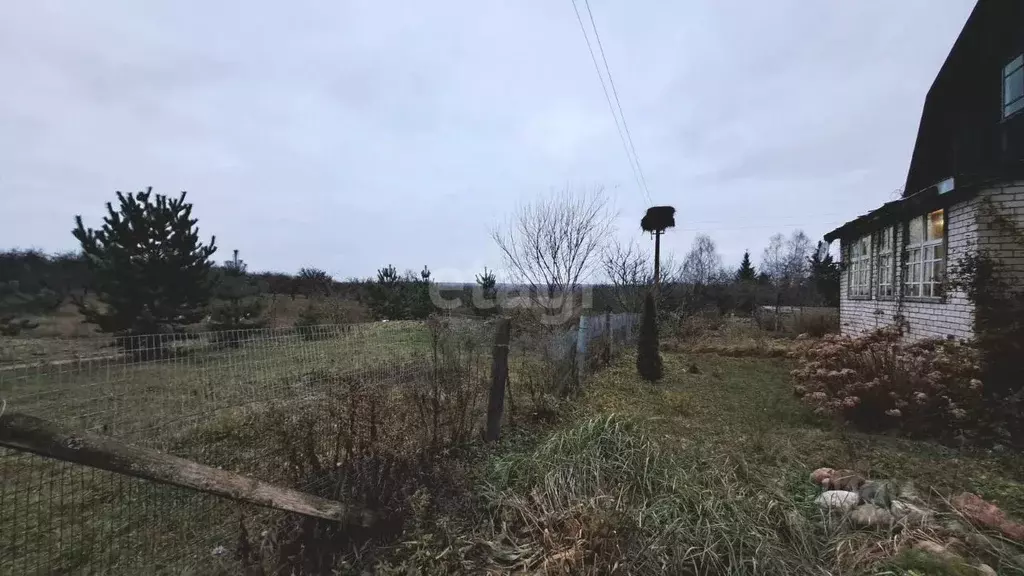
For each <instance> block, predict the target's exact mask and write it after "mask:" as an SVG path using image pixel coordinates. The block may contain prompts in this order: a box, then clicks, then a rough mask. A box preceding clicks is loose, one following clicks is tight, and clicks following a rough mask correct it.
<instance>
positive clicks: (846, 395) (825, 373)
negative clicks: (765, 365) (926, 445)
mask: <svg viewBox="0 0 1024 576" xmlns="http://www.w3.org/2000/svg"><path fill="white" fill-rule="evenodd" d="M979 362H980V358H979V354H978V352H977V351H976V350H975V349H974V348H972V347H970V346H967V345H964V344H961V343H958V342H954V341H950V340H925V341H920V342H916V343H914V344H903V343H901V342H900V330H899V328H898V327H887V328H883V329H881V330H878V331H876V332H874V333H872V334H870V335H868V336H863V337H860V338H850V337H844V336H838V335H829V336H826V337H825V338H824V339H823V340H821V341H820V342H819V343H816V344H813V345H811V346H809V347H807V348H806V349H804V351H803V353H802V355H801V366H800V367H799V368H797V369H796V370H793V372H792V375H793V377H794V378H795V380H796V386H795V389H794V391H795V393H796V394H797V395H798V396H799V397H800V398H801V399H802V400H803V402H804V403H805V404H807V405H809V406H811V407H812V408H813V409H814V411H815V412H816V413H818V414H827V415H831V416H834V417H836V418H838V419H840V420H842V421H845V422H848V423H850V424H852V425H854V426H855V427H857V428H859V429H862V430H867V431H881V430H887V429H898V430H901V431H902V432H904V433H905V434H907V435H910V436H922V437H932V438H938V439H941V440H952V439H954V438H956V437H957V436H961V435H962V436H964V437H970V438H977V439H982V438H984V439H990V438H992V436H993V435H994V434H996V433H997V432H998V429H999V422H995V421H992V420H991V418H990V417H989V416H988V414H987V411H986V403H985V397H984V394H983V387H984V385H983V383H982V381H981V380H980V374H981V368H980V366H979Z"/></svg>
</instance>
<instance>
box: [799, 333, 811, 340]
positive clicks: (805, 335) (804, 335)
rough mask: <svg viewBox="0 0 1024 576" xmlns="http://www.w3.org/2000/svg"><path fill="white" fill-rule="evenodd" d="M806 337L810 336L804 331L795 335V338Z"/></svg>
mask: <svg viewBox="0 0 1024 576" xmlns="http://www.w3.org/2000/svg"><path fill="white" fill-rule="evenodd" d="M808 338H810V336H809V335H808V334H807V333H806V332H802V333H800V334H797V336H796V339H797V340H807V339H808Z"/></svg>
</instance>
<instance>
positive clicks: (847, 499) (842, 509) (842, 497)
mask: <svg viewBox="0 0 1024 576" xmlns="http://www.w3.org/2000/svg"><path fill="white" fill-rule="evenodd" d="M814 502H815V503H816V504H817V505H818V506H820V507H821V509H822V510H827V511H829V512H839V513H846V512H849V511H850V510H853V509H854V508H855V507H856V506H857V504H858V503H860V496H858V495H857V493H856V492H848V491H846V490H828V491H825V492H822V493H821V495H819V496H818V497H817V498H816V499H815V500H814Z"/></svg>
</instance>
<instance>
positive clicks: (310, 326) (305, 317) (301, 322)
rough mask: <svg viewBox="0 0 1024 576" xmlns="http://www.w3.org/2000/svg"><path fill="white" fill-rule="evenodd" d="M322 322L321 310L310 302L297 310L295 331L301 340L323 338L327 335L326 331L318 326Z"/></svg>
mask: <svg viewBox="0 0 1024 576" xmlns="http://www.w3.org/2000/svg"><path fill="white" fill-rule="evenodd" d="M323 323H324V316H323V312H322V311H320V310H319V309H317V308H316V307H315V306H313V304H312V303H310V304H307V305H306V307H305V308H303V309H302V311H301V312H299V317H298V318H297V319H296V320H295V331H296V332H298V333H299V336H302V339H303V340H310V341H312V340H323V339H324V338H326V337H327V336H328V334H327V332H325V331H324V330H323V329H321V328H320V326H321V325H322V324H323Z"/></svg>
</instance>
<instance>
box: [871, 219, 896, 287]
mask: <svg viewBox="0 0 1024 576" xmlns="http://www.w3.org/2000/svg"><path fill="white" fill-rule="evenodd" d="M896 228H897V227H896V226H895V225H893V226H886V227H884V228H882V229H881V230H879V231H878V232H876V236H877V239H876V240H875V241H874V245H875V247H876V248H875V250H874V255H873V258H874V262H875V269H876V270H877V271H878V274H877V275H876V277H875V282H874V284H875V294H877V298H878V299H879V300H894V299H895V298H896V296H897V294H898V291H899V289H900V287H899V282H898V280H897V278H898V276H899V272H898V269H899V266H898V263H899V251H898V250H897V246H896ZM886 237H887V239H888V249H886V248H885V247H884V243H883V242H882V239H883V238H886ZM883 258H885V259H886V261H885V262H883ZM885 272H888V273H889V274H888V276H889V277H888V280H889V282H888V283H886V284H883V283H882V275H883V274H884V273H885ZM886 287H887V288H888V293H886V290H884V289H883V288H886Z"/></svg>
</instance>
